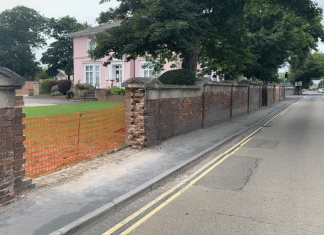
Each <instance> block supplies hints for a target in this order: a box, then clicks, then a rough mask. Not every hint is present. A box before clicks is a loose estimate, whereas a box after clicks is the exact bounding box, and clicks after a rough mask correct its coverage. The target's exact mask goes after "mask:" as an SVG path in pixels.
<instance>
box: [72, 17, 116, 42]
mask: <svg viewBox="0 0 324 235" xmlns="http://www.w3.org/2000/svg"><path fill="white" fill-rule="evenodd" d="M120 23H121V20H115V21H113V22H112V23H107V24H103V25H98V26H95V27H91V28H87V29H83V30H80V31H77V32H74V33H70V34H68V35H67V36H68V37H70V38H76V37H84V36H93V35H95V34H97V33H100V32H103V31H105V30H106V29H109V28H112V27H115V26H118V25H120Z"/></svg>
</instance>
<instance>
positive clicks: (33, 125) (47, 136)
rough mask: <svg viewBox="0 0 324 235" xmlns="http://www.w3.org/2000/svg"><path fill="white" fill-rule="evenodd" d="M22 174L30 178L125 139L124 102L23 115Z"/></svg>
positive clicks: (111, 148) (120, 143)
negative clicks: (81, 110) (92, 108)
mask: <svg viewBox="0 0 324 235" xmlns="http://www.w3.org/2000/svg"><path fill="white" fill-rule="evenodd" d="M23 122H24V124H25V130H24V134H25V136H26V140H25V141H24V146H25V148H26V152H25V153H24V157H25V158H26V164H25V171H26V176H28V177H31V178H34V177H37V176H40V175H44V174H46V173H49V172H52V171H55V170H59V169H62V168H64V167H66V166H70V165H73V164H76V163H78V162H81V161H83V160H85V159H88V158H92V157H96V156H97V155H99V154H101V153H104V152H107V151H110V150H113V149H115V148H117V147H119V146H121V145H122V144H124V142H125V105H124V104H122V105H118V106H114V107H110V108H107V109H104V110H96V111H88V112H84V113H72V114H64V115H62V114H60V115H55V116H46V117H36V118H24V120H23Z"/></svg>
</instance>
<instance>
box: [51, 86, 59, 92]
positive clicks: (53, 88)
mask: <svg viewBox="0 0 324 235" xmlns="http://www.w3.org/2000/svg"><path fill="white" fill-rule="evenodd" d="M57 91H59V89H58V85H55V86H53V87H52V88H51V94H52V93H54V92H57Z"/></svg>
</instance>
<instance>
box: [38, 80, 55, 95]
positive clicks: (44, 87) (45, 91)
mask: <svg viewBox="0 0 324 235" xmlns="http://www.w3.org/2000/svg"><path fill="white" fill-rule="evenodd" d="M49 81H54V79H52V78H48V79H44V80H43V81H42V83H41V91H40V93H41V94H49V93H50V91H49V90H48V83H49Z"/></svg>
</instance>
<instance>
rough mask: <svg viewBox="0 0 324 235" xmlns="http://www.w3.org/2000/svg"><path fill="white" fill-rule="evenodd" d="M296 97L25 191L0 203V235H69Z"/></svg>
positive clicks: (122, 204)
mask: <svg viewBox="0 0 324 235" xmlns="http://www.w3.org/2000/svg"><path fill="white" fill-rule="evenodd" d="M298 99H300V97H289V98H287V99H286V100H285V101H282V102H279V103H275V104H273V105H271V106H269V107H266V108H262V109H261V110H258V111H255V112H253V113H250V114H247V115H244V116H241V117H239V118H235V119H232V120H230V121H229V122H225V123H222V124H219V125H216V126H213V127H211V128H206V129H201V130H198V131H195V132H192V133H188V134H186V135H182V136H178V137H175V138H172V139H170V140H168V141H165V142H163V143H162V144H161V145H159V146H155V147H152V148H149V149H144V150H142V151H140V152H138V153H135V154H131V155H130V156H128V157H127V158H125V159H124V160H123V161H122V162H119V163H113V164H109V165H104V166H101V167H100V168H98V169H96V170H95V171H89V172H84V174H82V175H80V177H78V179H76V180H74V181H69V182H65V183H62V184H58V185H55V186H52V187H47V188H39V189H34V190H31V191H29V192H25V196H24V197H23V198H20V199H19V200H17V201H16V202H13V203H12V204H9V205H6V206H2V207H0V234H33V235H37V234H41V235H44V234H52V235H58V234H75V232H76V231H77V230H78V229H81V228H83V227H85V226H87V225H88V224H90V223H91V222H93V221H95V220H96V219H100V218H101V217H104V216H107V215H109V214H112V213H114V212H115V211H116V210H119V209H120V208H122V207H124V206H125V205H127V204H129V203H130V202H132V201H134V200H135V199H137V198H139V197H140V196H142V195H143V194H145V193H147V192H149V191H151V190H152V189H154V188H156V187H158V186H159V185H160V184H161V183H163V182H165V180H167V179H169V178H170V177H172V176H174V175H175V174H178V173H179V172H181V171H184V170H185V169H187V168H189V167H190V166H192V165H193V164H195V163H196V162H197V161H199V160H201V159H203V158H204V157H206V156H207V155H208V154H210V153H211V152H212V151H214V150H216V149H217V148H219V147H220V146H222V145H223V144H225V143H227V142H229V141H230V140H232V139H233V138H235V137H237V136H239V135H241V134H242V133H244V132H245V131H247V130H249V129H250V128H252V127H255V126H258V125H261V123H262V122H263V121H264V120H266V119H268V118H270V117H272V116H274V115H275V114H276V113H278V112H280V110H282V109H284V108H286V107H287V106H289V105H290V104H291V103H293V102H295V101H297V100H298Z"/></svg>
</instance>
